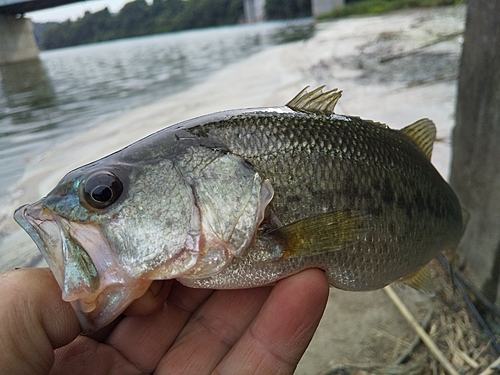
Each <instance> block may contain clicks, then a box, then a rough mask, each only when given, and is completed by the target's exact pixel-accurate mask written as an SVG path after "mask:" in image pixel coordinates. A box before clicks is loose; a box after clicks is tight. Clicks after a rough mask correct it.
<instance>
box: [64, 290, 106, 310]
mask: <svg viewBox="0 0 500 375" xmlns="http://www.w3.org/2000/svg"><path fill="white" fill-rule="evenodd" d="M101 294H102V293H99V294H98V295H91V296H87V297H83V298H81V297H63V300H64V301H66V302H70V303H71V304H72V305H73V306H75V308H78V310H80V311H81V312H83V313H90V312H92V311H94V310H95V309H96V308H97V303H98V299H99V297H100V296H101Z"/></svg>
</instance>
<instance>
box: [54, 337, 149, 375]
mask: <svg viewBox="0 0 500 375" xmlns="http://www.w3.org/2000/svg"><path fill="white" fill-rule="evenodd" d="M144 373H145V372H144V371H142V370H141V369H139V368H137V367H136V366H135V365H134V364H133V363H131V362H130V361H128V360H127V359H126V358H124V357H123V356H122V355H121V353H120V352H119V351H118V350H116V349H115V348H113V347H111V346H109V345H106V344H102V343H100V342H98V341H95V340H93V339H91V338H90V337H87V336H78V337H77V338H76V339H75V340H74V341H73V342H71V343H70V344H69V345H66V346H64V347H62V348H59V349H57V350H56V351H55V361H54V366H53V367H52V370H51V371H50V375H67V374H71V375H89V374H92V375H142V374H144Z"/></svg>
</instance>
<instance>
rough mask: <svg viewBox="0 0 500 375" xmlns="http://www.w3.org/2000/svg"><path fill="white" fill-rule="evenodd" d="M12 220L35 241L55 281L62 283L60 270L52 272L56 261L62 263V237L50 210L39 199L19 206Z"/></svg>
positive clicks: (56, 265)
mask: <svg viewBox="0 0 500 375" xmlns="http://www.w3.org/2000/svg"><path fill="white" fill-rule="evenodd" d="M14 220H15V221H16V222H17V223H18V224H19V225H20V226H21V227H22V228H23V229H24V230H25V231H26V233H28V235H29V236H30V237H31V239H32V240H33V242H35V245H36V246H37V248H38V250H39V251H40V252H41V253H42V255H43V257H44V258H45V261H46V262H47V264H48V265H49V268H50V269H51V270H52V273H53V274H54V276H55V278H56V280H57V282H58V283H59V285H62V274H61V272H54V271H55V270H57V269H58V263H59V264H62V239H61V234H60V230H59V225H58V224H57V222H56V220H55V218H54V215H53V214H52V212H51V211H50V210H48V209H47V208H45V207H44V205H43V200H40V201H38V202H35V203H33V204H25V205H23V206H21V207H19V208H18V209H17V210H16V211H15V212H14ZM49 240H50V241H49Z"/></svg>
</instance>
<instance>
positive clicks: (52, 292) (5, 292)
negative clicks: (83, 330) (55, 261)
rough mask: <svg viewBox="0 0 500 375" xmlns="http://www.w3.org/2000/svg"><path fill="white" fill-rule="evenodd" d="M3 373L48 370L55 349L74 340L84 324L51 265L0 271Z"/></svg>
mask: <svg viewBox="0 0 500 375" xmlns="http://www.w3.org/2000/svg"><path fill="white" fill-rule="evenodd" d="M0 324H1V325H2V329H1V331H0V373H2V374H14V373H16V374H45V373H48V372H49V370H50V368H51V366H52V363H53V361H54V353H53V349H55V348H57V347H60V346H62V345H66V344H67V343H69V342H71V341H72V340H73V339H74V338H75V337H77V336H78V333H79V332H80V324H79V323H78V320H77V318H76V315H75V312H74V310H73V308H72V307H71V305H70V304H69V303H67V302H64V301H63V300H62V298H61V289H60V288H59V286H58V285H57V283H56V281H55V279H54V276H53V275H52V273H51V272H50V271H49V270H48V269H19V270H14V271H10V272H6V273H4V274H2V275H0Z"/></svg>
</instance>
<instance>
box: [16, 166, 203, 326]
mask: <svg viewBox="0 0 500 375" xmlns="http://www.w3.org/2000/svg"><path fill="white" fill-rule="evenodd" d="M165 175H167V176H168V178H163V177H164V176H165ZM158 180H161V181H162V183H161V184H158ZM131 182H133V183H131ZM14 218H15V220H16V221H17V222H18V223H19V224H20V225H21V226H22V227H23V228H24V229H25V230H26V232H27V233H28V234H29V235H30V236H31V237H32V239H33V240H34V242H35V243H36V245H37V247H38V248H39V250H40V251H41V252H42V254H43V255H44V257H45V259H46V261H47V263H48V265H49V267H50V268H51V270H52V272H53V274H54V276H55V278H56V280H57V282H58V284H59V286H60V287H61V289H62V297H63V299H64V300H65V301H68V302H70V303H71V304H72V306H73V307H74V309H75V311H76V313H77V316H78V318H79V321H80V324H81V326H82V330H83V332H85V333H89V332H93V331H96V330H98V329H100V328H101V327H104V326H105V325H107V324H108V323H110V322H111V321H112V320H113V319H115V318H116V317H117V316H118V315H119V314H121V313H122V312H123V311H124V310H125V308H126V307H127V306H128V305H129V304H130V303H131V302H132V301H133V300H135V299H137V298H138V297H140V296H142V295H143V294H144V293H145V292H146V290H147V289H148V288H149V285H150V284H151V282H152V280H153V279H156V278H165V279H168V278H174V277H176V276H177V275H180V274H182V273H184V272H186V271H187V270H189V269H190V268H191V267H192V266H193V265H194V264H195V263H196V261H197V259H198V256H199V251H198V246H199V225H200V224H199V223H200V220H199V214H198V209H197V208H196V206H195V204H194V197H193V194H192V192H191V189H190V188H189V187H188V186H187V185H186V184H185V182H184V180H183V178H182V176H180V175H179V174H178V173H177V172H176V171H175V168H174V167H173V165H172V163H171V162H169V161H165V162H162V163H156V164H155V165H143V166H138V165H136V166H134V168H131V167H130V166H128V165H120V164H116V165H109V164H107V163H95V164H93V165H90V166H85V167H82V168H80V169H77V170H74V171H72V172H70V173H68V174H67V175H66V176H65V177H64V178H63V179H62V180H61V181H60V182H59V183H58V184H57V186H56V187H55V188H54V189H53V190H52V191H51V192H50V193H49V194H48V195H47V196H46V197H45V198H43V199H41V200H39V201H38V202H35V203H33V204H30V205H24V206H22V207H20V208H19V209H17V210H16V212H15V214H14Z"/></svg>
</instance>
